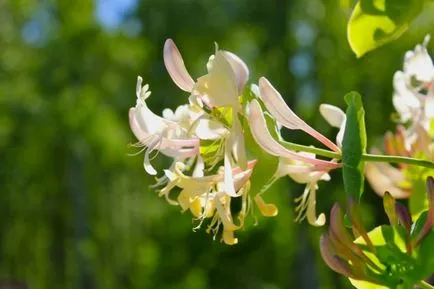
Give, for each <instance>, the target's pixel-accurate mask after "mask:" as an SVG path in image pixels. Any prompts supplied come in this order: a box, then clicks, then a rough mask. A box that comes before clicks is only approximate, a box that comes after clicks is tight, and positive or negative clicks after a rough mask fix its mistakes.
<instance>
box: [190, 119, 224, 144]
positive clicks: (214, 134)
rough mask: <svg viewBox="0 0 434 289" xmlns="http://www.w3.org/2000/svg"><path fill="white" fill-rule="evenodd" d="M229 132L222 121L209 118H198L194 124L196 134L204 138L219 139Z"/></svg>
mask: <svg viewBox="0 0 434 289" xmlns="http://www.w3.org/2000/svg"><path fill="white" fill-rule="evenodd" d="M228 132H229V131H228V130H227V129H226V128H225V127H224V126H223V125H222V124H221V123H219V122H217V121H214V120H211V119H207V118H202V119H199V120H197V121H196V124H195V126H194V134H195V135H196V136H197V137H198V138H200V139H204V140H212V139H219V138H222V137H223V136H224V135H226V134H228Z"/></svg>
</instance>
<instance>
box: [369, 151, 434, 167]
mask: <svg viewBox="0 0 434 289" xmlns="http://www.w3.org/2000/svg"><path fill="white" fill-rule="evenodd" d="M362 160H364V161H368V162H383V163H396V164H409V165H416V166H420V167H425V168H430V169H434V163H433V162H431V161H427V160H420V159H413V158H408V157H400V156H383V155H371V154H363V155H362Z"/></svg>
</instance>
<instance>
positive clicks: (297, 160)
mask: <svg viewBox="0 0 434 289" xmlns="http://www.w3.org/2000/svg"><path fill="white" fill-rule="evenodd" d="M268 99H269V100H270V101H272V100H271V99H270V98H268ZM247 110H248V111H247V115H248V121H249V125H250V129H251V132H252V136H253V138H254V139H255V141H256V143H257V144H258V145H259V146H260V147H261V148H262V149H263V150H264V151H266V152H267V153H269V154H271V155H273V156H276V157H279V166H278V168H277V171H276V172H275V174H274V176H273V179H278V178H280V177H282V176H285V175H288V176H290V177H291V178H292V179H294V180H295V181H296V182H299V183H305V184H306V189H305V191H304V192H303V194H302V196H301V197H300V198H298V199H296V201H297V202H298V203H299V205H298V206H297V207H296V211H298V216H297V219H296V220H297V221H301V220H303V219H304V217H306V216H307V219H308V222H309V223H310V224H312V225H314V226H322V225H324V224H325V215H324V214H320V215H319V217H317V216H316V210H315V203H316V190H317V188H318V186H317V182H318V181H320V180H329V175H328V174H327V172H328V171H329V170H331V169H335V168H337V167H338V166H339V165H338V164H337V163H336V162H334V161H325V160H320V159H316V158H315V155H314V154H308V153H296V152H293V151H290V150H288V149H286V148H285V147H283V146H282V145H281V144H279V143H278V142H277V141H276V140H275V139H274V138H273V136H272V135H271V133H270V131H269V130H268V127H267V123H266V121H265V118H264V114H263V111H262V108H261V106H260V104H259V102H258V101H257V100H253V101H251V102H250V103H249V104H248V106H247ZM276 110H277V107H276ZM276 110H273V111H274V112H275V113H278V112H276ZM270 112H271V111H270ZM294 115H295V114H294ZM273 116H274V115H273ZM276 119H277V118H276ZM280 119H281V121H282V122H286V123H285V124H283V125H284V126H286V125H288V120H285V119H284V117H283V116H281V117H280ZM292 119H295V120H296V121H297V119H299V118H298V117H297V116H296V117H292ZM290 120H291V118H290ZM301 125H302V126H303V127H304V125H303V123H301ZM297 127H298V126H297V125H296V123H294V124H293V126H292V128H293V129H295V128H297ZM255 201H256V203H257V205H258V206H259V208H260V209H261V208H262V209H261V212H262V214H263V215H271V216H272V215H275V214H277V208H275V206H274V205H272V204H265V203H264V201H263V200H262V198H261V197H260V194H258V195H257V196H256V197H255Z"/></svg>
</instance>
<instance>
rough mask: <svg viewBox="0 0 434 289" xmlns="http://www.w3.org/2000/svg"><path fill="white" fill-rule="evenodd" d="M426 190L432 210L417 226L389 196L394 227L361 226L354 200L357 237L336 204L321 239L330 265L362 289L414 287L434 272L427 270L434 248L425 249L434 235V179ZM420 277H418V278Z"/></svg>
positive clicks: (388, 210)
mask: <svg viewBox="0 0 434 289" xmlns="http://www.w3.org/2000/svg"><path fill="white" fill-rule="evenodd" d="M427 191H428V203H429V206H428V211H426V212H425V213H424V215H421V217H419V219H418V220H417V221H416V222H415V223H413V224H412V220H411V217H410V214H409V213H408V211H407V209H406V208H405V207H404V206H403V205H402V204H400V203H398V202H396V201H395V200H394V199H393V198H392V196H391V195H390V194H389V193H386V194H384V198H383V204H384V209H385V212H386V214H387V216H388V218H389V221H390V226H386V225H383V226H379V227H376V228H375V229H373V230H371V231H369V232H368V231H367V230H366V229H365V228H364V226H363V224H362V220H361V215H360V211H359V208H358V206H357V205H356V204H355V203H354V202H353V201H352V200H350V201H349V203H348V209H347V214H348V217H349V220H350V222H351V224H352V229H353V230H352V231H353V234H354V237H351V236H350V234H349V233H348V231H347V230H346V228H345V226H344V222H343V214H342V212H341V209H340V207H339V205H338V204H336V205H335V206H334V207H333V209H332V211H331V213H330V228H329V231H328V232H326V233H324V234H323V235H322V236H321V240H320V249H321V255H322V257H323V259H324V261H325V262H326V264H327V265H328V266H329V267H330V268H331V269H332V270H334V271H336V272H337V273H340V274H342V275H344V276H346V277H348V278H349V279H350V281H351V283H352V284H353V285H354V286H356V287H357V288H367V287H369V285H372V284H376V285H377V286H378V287H375V288H398V287H397V286H398V285H402V286H404V287H405V288H413V285H414V284H415V283H417V282H419V281H421V279H422V280H423V278H426V277H428V276H429V274H431V273H432V272H430V269H432V268H428V267H426V266H429V265H428V264H429V263H430V262H432V261H430V260H431V259H432V252H431V251H429V248H430V246H429V245H428V246H425V247H423V243H424V241H425V242H432V240H433V235H432V234H434V232H433V227H434V179H433V178H431V177H429V178H428V180H427ZM353 238H354V239H355V240H353ZM426 248H428V249H426ZM422 250H423V251H422ZM427 254H428V256H427ZM391 256H393V257H391ZM427 262H428V263H427ZM420 271H422V273H421V272H420ZM424 272H425V273H424ZM415 275H417V276H419V277H416V279H414V278H415V277H414V276H415ZM425 275H426V276H425ZM417 278H421V279H417ZM366 282H369V283H371V284H368V283H366ZM365 286H367V287H365ZM406 286H407V287H406Z"/></svg>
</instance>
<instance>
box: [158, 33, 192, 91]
mask: <svg viewBox="0 0 434 289" xmlns="http://www.w3.org/2000/svg"><path fill="white" fill-rule="evenodd" d="M164 64H165V66H166V69H167V72H169V75H170V77H171V78H172V80H173V82H175V84H176V85H177V86H178V87H179V88H180V89H182V90H184V91H186V92H191V91H192V90H193V87H194V80H193V79H192V78H191V76H190V74H189V73H188V71H187V69H186V68H185V65H184V60H183V59H182V56H181V53H179V50H178V48H177V47H176V45H175V43H174V42H173V40H172V39H167V40H166V42H165V43H164Z"/></svg>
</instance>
